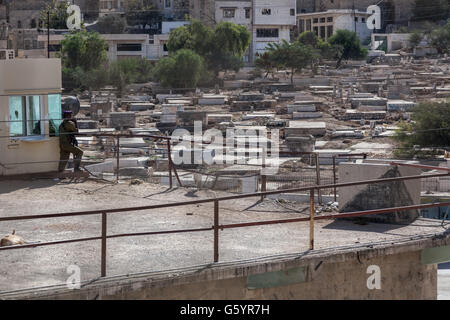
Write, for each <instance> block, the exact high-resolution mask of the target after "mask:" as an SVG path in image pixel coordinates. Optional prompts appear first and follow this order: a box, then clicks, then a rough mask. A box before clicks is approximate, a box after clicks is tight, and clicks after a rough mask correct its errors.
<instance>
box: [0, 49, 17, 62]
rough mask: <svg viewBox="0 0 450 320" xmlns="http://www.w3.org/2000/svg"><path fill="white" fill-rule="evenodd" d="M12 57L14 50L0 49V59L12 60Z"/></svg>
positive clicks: (13, 56)
mask: <svg viewBox="0 0 450 320" xmlns="http://www.w3.org/2000/svg"><path fill="white" fill-rule="evenodd" d="M14 58H15V54H14V50H11V49H0V60H14Z"/></svg>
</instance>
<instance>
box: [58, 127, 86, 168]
mask: <svg viewBox="0 0 450 320" xmlns="http://www.w3.org/2000/svg"><path fill="white" fill-rule="evenodd" d="M77 132H78V128H77V125H76V124H75V122H74V121H73V120H71V119H64V120H63V122H62V123H61V124H60V125H59V148H60V162H59V168H58V171H59V172H62V171H64V169H65V168H66V165H67V161H68V160H69V158H70V154H71V153H72V154H73V158H74V171H79V170H80V164H81V158H82V157H83V150H81V149H80V148H78V147H77V146H75V141H76V140H75V136H74V135H73V134H74V133H77Z"/></svg>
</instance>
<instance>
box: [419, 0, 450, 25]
mask: <svg viewBox="0 0 450 320" xmlns="http://www.w3.org/2000/svg"><path fill="white" fill-rule="evenodd" d="M448 14H449V3H448V0H415V2H414V7H413V20H415V21H427V20H432V21H438V20H442V19H446V18H447V17H448Z"/></svg>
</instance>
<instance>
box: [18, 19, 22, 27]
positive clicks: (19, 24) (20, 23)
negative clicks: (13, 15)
mask: <svg viewBox="0 0 450 320" xmlns="http://www.w3.org/2000/svg"><path fill="white" fill-rule="evenodd" d="M17 28H18V29H22V21H20V20H19V21H17Z"/></svg>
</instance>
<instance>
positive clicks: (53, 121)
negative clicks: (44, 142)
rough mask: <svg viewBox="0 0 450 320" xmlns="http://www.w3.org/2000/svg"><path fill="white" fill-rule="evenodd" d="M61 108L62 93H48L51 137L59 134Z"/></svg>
mask: <svg viewBox="0 0 450 320" xmlns="http://www.w3.org/2000/svg"><path fill="white" fill-rule="evenodd" d="M61 117H62V110H61V95H60V94H49V95H48V118H49V133H50V136H51V137H54V136H57V135H58V134H59V125H60V124H61V122H62V120H61Z"/></svg>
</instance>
